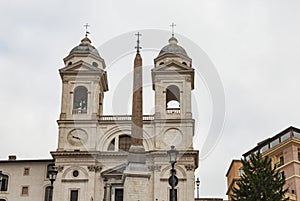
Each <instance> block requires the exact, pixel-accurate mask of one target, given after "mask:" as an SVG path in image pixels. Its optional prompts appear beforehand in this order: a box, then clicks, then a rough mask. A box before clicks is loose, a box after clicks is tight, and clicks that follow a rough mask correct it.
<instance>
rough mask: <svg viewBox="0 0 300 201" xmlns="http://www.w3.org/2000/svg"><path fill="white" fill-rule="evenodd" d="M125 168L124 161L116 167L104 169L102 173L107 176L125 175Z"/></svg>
mask: <svg viewBox="0 0 300 201" xmlns="http://www.w3.org/2000/svg"><path fill="white" fill-rule="evenodd" d="M125 169H126V164H125V163H124V164H121V165H118V166H116V167H113V168H110V169H107V170H105V171H103V172H102V173H101V174H102V175H103V176H106V177H109V176H118V175H123V172H124V171H125Z"/></svg>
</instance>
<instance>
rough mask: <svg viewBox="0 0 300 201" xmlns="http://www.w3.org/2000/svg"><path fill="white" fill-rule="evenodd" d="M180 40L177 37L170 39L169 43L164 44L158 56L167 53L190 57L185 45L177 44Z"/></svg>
mask: <svg viewBox="0 0 300 201" xmlns="http://www.w3.org/2000/svg"><path fill="white" fill-rule="evenodd" d="M177 43H178V40H177V39H176V38H175V37H171V38H170V39H169V44H168V45H166V46H164V47H163V48H162V49H161V50H160V52H159V54H158V56H157V57H161V56H163V55H165V54H174V55H176V56H184V57H187V58H189V56H188V55H187V53H186V51H185V49H184V48H183V47H181V46H180V45H178V44H177Z"/></svg>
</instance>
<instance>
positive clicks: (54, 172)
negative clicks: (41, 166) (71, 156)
mask: <svg viewBox="0 0 300 201" xmlns="http://www.w3.org/2000/svg"><path fill="white" fill-rule="evenodd" d="M48 174H49V180H50V182H51V186H50V189H51V192H50V201H52V197H53V182H54V181H55V179H56V175H57V170H56V169H55V167H52V168H51V169H50V170H49V171H48Z"/></svg>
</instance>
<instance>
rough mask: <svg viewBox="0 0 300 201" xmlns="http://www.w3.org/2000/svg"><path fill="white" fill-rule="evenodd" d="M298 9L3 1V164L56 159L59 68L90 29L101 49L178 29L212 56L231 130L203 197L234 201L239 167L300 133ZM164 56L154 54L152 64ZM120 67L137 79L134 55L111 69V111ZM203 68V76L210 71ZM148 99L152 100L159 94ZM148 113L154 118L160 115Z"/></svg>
mask: <svg viewBox="0 0 300 201" xmlns="http://www.w3.org/2000/svg"><path fill="white" fill-rule="evenodd" d="M299 9H300V2H299V1H297V0H288V1H283V0H281V1H279V0H228V1H226V0H205V1H204V0H185V1H174V0H163V1H161V0H151V1H146V0H142V1H141V0H139V1H138V0H126V1H124V0H109V1H99V0H98V1H97V0H94V1H90V0H86V1H79V0H72V1H61V0H43V1H39V0H27V1H14V0H10V1H0V21H1V23H0V24H1V25H0V26H1V32H0V68H1V74H0V89H1V99H0V105H1V106H2V108H1V121H0V135H1V141H0V142H1V149H0V158H1V159H6V158H7V156H8V155H10V154H16V155H17V156H18V158H50V154H49V151H50V150H55V149H56V147H57V134H58V131H57V124H56V120H57V119H58V117H59V112H60V103H61V80H60V77H59V74H58V69H59V68H61V67H63V61H62V59H63V58H64V57H65V56H67V55H68V53H69V51H70V50H71V49H72V48H73V47H74V46H76V45H78V44H79V42H80V40H81V39H82V38H83V36H84V29H83V25H84V24H85V23H87V22H88V23H89V24H91V27H90V32H91V35H90V38H91V40H92V42H93V45H94V46H96V47H101V45H102V44H104V43H105V42H107V41H109V40H110V39H113V38H114V37H117V36H119V35H122V34H125V33H127V32H133V31H136V30H143V29H159V30H170V29H169V25H170V23H172V22H175V23H176V24H177V26H176V33H178V34H180V35H182V36H184V37H186V38H188V39H190V40H191V41H193V42H194V43H195V44H197V45H198V46H199V47H200V48H201V49H202V50H203V51H204V52H205V53H206V54H207V56H208V57H209V59H210V60H211V62H212V63H213V64H214V68H215V69H216V70H217V72H218V75H219V76H220V81H221V83H222V86H223V87H224V93H225V99H226V117H225V124H224V127H223V132H222V133H221V134H220V136H221V137H220V139H219V140H217V139H216V142H217V145H216V146H215V149H213V151H212V152H211V153H210V154H209V155H208V156H207V157H206V158H205V159H202V160H200V167H199V168H198V170H197V171H196V177H199V178H200V180H201V186H200V189H201V191H200V194H201V197H225V193H226V185H227V184H226V178H225V174H226V171H227V169H228V167H229V165H230V162H231V160H232V159H239V158H241V155H242V154H243V153H245V152H246V151H248V150H250V149H251V148H253V147H254V146H255V145H256V144H257V143H258V142H260V141H262V140H264V139H266V138H268V137H271V136H273V135H275V134H277V133H278V132H280V131H282V130H284V129H285V128H287V127H288V126H291V125H293V126H296V127H300V112H298V111H299V109H298V106H299V103H300V94H299V92H298V91H299V86H300V79H299V74H300V57H299V56H298V54H299V53H300V29H299V25H300V12H299ZM167 39H168V38H166V39H165V42H164V43H161V47H163V46H164V45H166V44H167ZM179 43H180V40H179ZM180 45H181V46H183V47H185V44H183V43H180ZM133 46H134V44H133ZM186 50H187V51H188V50H189V49H188V47H187V48H186ZM188 53H189V52H188ZM100 54H101V52H100ZM156 55H157V53H156V52H155V51H154V52H150V53H146V52H145V53H144V55H143V58H145V59H144V64H145V65H148V66H150V65H152V64H153V58H154V57H155V56H156ZM104 59H105V58H104ZM124 64H125V66H124ZM120 68H123V69H122V72H123V73H124V74H126V71H128V72H129V71H131V69H132V57H131V56H130V55H129V56H127V57H124V58H123V59H121V60H120V61H119V62H117V63H116V64H115V65H113V66H111V68H109V69H108V80H109V88H110V91H109V92H107V93H106V94H105V102H104V104H107V105H108V102H109V101H111V100H112V99H113V95H114V93H115V91H114V90H116V86H118V83H119V79H122V76H120V74H119V73H118V72H120ZM195 68H196V71H197V72H200V74H201V68H205V66H202V67H201V68H200V67H197V66H195ZM149 69H150V68H149ZM149 75H150V72H149ZM145 76H147V75H145ZM206 79H207V78H206ZM202 81H203V80H201V75H196V86H195V90H194V94H196V95H194V99H195V102H196V103H195V104H196V107H194V108H197V112H196V116H194V117H195V118H196V119H197V124H196V127H197V129H196V131H197V132H196V136H195V143H194V146H195V148H197V149H200V151H201V147H203V142H204V141H205V139H206V138H207V133H208V131H209V129H210V125H211V121H210V120H211V118H212V111H213V109H214V108H213V104H212V103H211V100H210V98H211V97H210V93H211V92H210V89H209V87H207V86H206V85H205V83H204V82H202ZM147 90H148V92H147ZM146 93H147V94H148V95H153V92H152V91H151V89H150V88H149V89H146ZM151 98H153V97H151ZM152 103H153V102H152ZM120 104H121V103H120ZM123 104H125V103H123ZM126 105H130V103H128V102H126ZM104 107H105V105H104ZM146 111H148V113H151V111H152V110H151V107H150V108H146ZM112 112H115V110H114V109H110V108H106V109H105V113H108V114H111V113H112ZM116 112H118V111H116ZM194 115H195V113H194ZM218 135H219V134H218Z"/></svg>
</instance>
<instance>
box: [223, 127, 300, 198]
mask: <svg viewBox="0 0 300 201" xmlns="http://www.w3.org/2000/svg"><path fill="white" fill-rule="evenodd" d="M257 151H260V152H261V153H262V156H263V157H266V156H267V157H269V158H270V159H271V160H272V164H273V165H276V167H277V170H279V171H280V173H281V174H282V176H284V177H285V178H286V185H285V188H288V193H287V194H286V196H287V197H290V200H296V201H300V129H298V128H295V127H289V128H287V129H285V130H284V131H282V132H280V133H278V134H277V135H275V136H273V137H271V138H268V139H266V140H264V141H262V142H260V143H258V144H257V146H256V147H254V148H253V149H251V150H249V151H248V152H246V153H245V154H243V156H244V157H246V158H247V157H249V156H250V155H251V153H255V152H257ZM242 174H243V171H242V163H241V161H240V160H233V161H232V162H231V164H230V167H229V169H228V171H227V174H226V177H227V187H228V188H227V189H228V190H227V195H228V199H229V200H231V199H230V195H231V193H232V191H231V189H232V187H236V182H237V181H238V180H239V178H240V176H241V175H242Z"/></svg>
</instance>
